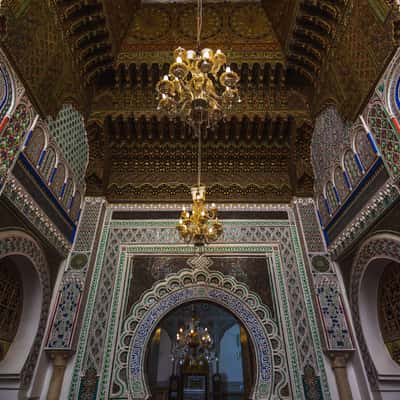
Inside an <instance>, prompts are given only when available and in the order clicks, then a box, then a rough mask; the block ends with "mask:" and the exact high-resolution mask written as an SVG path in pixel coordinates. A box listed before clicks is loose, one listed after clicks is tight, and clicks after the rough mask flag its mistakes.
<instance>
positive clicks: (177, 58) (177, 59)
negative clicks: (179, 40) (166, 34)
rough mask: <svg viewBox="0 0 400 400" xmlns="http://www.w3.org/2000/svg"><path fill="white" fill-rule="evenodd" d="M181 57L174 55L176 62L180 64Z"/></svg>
mask: <svg viewBox="0 0 400 400" xmlns="http://www.w3.org/2000/svg"><path fill="white" fill-rule="evenodd" d="M182 61H183V60H182V57H180V56H178V57H176V62H177V63H178V64H181V63H182Z"/></svg>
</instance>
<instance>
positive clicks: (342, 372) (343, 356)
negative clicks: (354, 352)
mask: <svg viewBox="0 0 400 400" xmlns="http://www.w3.org/2000/svg"><path fill="white" fill-rule="evenodd" d="M328 356H329V358H330V360H331V365H332V369H333V373H334V374H335V379H336V385H337V389H338V392H339V400H353V395H352V393H351V389H350V384H349V379H348V376H347V362H348V360H349V358H350V354H349V353H348V352H331V353H329V354H328Z"/></svg>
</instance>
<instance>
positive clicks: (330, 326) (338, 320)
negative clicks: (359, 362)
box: [315, 274, 354, 351]
mask: <svg viewBox="0 0 400 400" xmlns="http://www.w3.org/2000/svg"><path fill="white" fill-rule="evenodd" d="M315 289H316V294H317V304H318V306H319V311H320V315H321V319H322V324H323V328H324V334H325V340H326V347H327V350H329V351H336V350H353V348H354V346H353V342H352V339H351V334H350V329H349V326H348V323H347V318H346V312H345V310H344V306H343V300H342V295H341V294H340V289H339V282H338V279H337V277H336V275H335V274H318V275H316V276H315Z"/></svg>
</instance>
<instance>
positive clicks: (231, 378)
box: [146, 301, 254, 400]
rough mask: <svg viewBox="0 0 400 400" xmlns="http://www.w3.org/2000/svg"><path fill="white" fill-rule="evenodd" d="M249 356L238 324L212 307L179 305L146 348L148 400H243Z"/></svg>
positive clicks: (201, 303) (247, 391) (245, 337)
mask: <svg viewBox="0 0 400 400" xmlns="http://www.w3.org/2000/svg"><path fill="white" fill-rule="evenodd" d="M253 365H254V359H253V350H252V345H251V341H250V339H249V335H248V333H247V331H246V329H245V327H244V326H243V324H242V323H241V322H240V321H239V320H238V319H237V318H236V317H235V316H234V315H233V314H232V313H231V312H229V311H228V310H226V309H225V308H224V307H221V306H219V305H217V304H215V303H211V302H207V301H197V302H192V303H185V304H183V305H181V306H179V307H177V308H176V309H174V310H173V311H171V312H170V313H169V314H167V315H166V316H165V317H164V318H163V319H162V320H161V321H160V323H159V324H158V325H157V327H156V329H155V330H154V331H153V333H152V336H151V339H150V341H149V344H148V347H147V356H146V376H147V379H148V385H149V389H150V392H151V397H152V399H157V400H161V399H166V398H176V399H182V400H185V399H191V398H192V397H193V396H195V397H196V398H197V399H208V400H220V399H227V398H229V399H245V398H249V395H250V392H251V388H252V387H253V385H254V373H253Z"/></svg>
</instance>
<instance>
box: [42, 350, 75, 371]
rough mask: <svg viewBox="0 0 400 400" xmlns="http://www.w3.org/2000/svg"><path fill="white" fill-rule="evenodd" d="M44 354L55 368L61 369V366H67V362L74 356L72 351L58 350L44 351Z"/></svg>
mask: <svg viewBox="0 0 400 400" xmlns="http://www.w3.org/2000/svg"><path fill="white" fill-rule="evenodd" d="M46 354H47V357H49V359H50V360H52V361H53V364H54V365H55V366H59V367H62V366H65V365H67V362H68V360H69V359H70V358H71V357H72V356H73V355H74V351H73V350H63V349H59V350H56V349H54V350H53V349H52V350H48V349H46Z"/></svg>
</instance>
